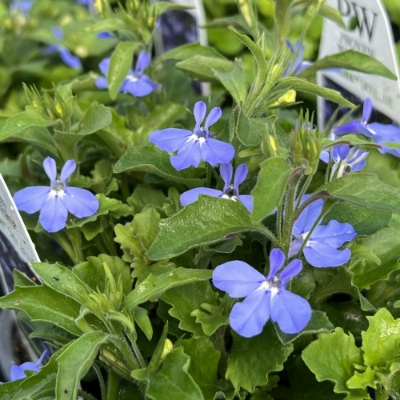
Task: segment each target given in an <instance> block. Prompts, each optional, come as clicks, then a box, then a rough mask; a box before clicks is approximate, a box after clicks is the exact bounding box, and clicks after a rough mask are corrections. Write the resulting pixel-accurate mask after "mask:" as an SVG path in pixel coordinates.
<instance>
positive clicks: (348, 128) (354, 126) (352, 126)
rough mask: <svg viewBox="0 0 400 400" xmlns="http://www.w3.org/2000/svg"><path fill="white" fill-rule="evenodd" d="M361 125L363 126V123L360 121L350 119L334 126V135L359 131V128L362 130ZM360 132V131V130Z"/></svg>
mask: <svg viewBox="0 0 400 400" xmlns="http://www.w3.org/2000/svg"><path fill="white" fill-rule="evenodd" d="M362 127H364V128H365V126H364V125H363V124H361V122H360V121H351V122H348V123H347V124H344V125H340V126H335V127H334V128H333V132H334V133H335V134H336V135H343V134H346V133H354V132H359V131H360V130H362ZM360 133H362V132H360Z"/></svg>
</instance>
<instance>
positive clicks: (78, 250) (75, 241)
mask: <svg viewBox="0 0 400 400" xmlns="http://www.w3.org/2000/svg"><path fill="white" fill-rule="evenodd" d="M67 235H68V238H69V240H70V241H71V243H72V248H73V249H74V255H75V259H74V261H75V263H76V264H79V263H81V262H84V261H85V259H84V257H83V252H82V238H81V231H80V230H79V228H72V229H68V230H67Z"/></svg>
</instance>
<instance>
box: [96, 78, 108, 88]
mask: <svg viewBox="0 0 400 400" xmlns="http://www.w3.org/2000/svg"><path fill="white" fill-rule="evenodd" d="M94 84H95V85H96V87H97V88H98V89H108V82H107V78H104V77H103V76H100V77H99V78H97V79H96V80H95V82H94Z"/></svg>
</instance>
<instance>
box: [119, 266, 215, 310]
mask: <svg viewBox="0 0 400 400" xmlns="http://www.w3.org/2000/svg"><path fill="white" fill-rule="evenodd" d="M211 275H212V271H209V270H194V269H185V268H176V269H174V270H173V271H170V272H166V273H164V274H161V275H157V276H153V275H149V276H148V277H147V279H146V280H144V281H143V282H142V283H140V284H139V285H137V286H136V288H135V289H134V290H133V291H132V292H131V293H129V294H128V296H126V298H125V302H124V306H125V307H127V308H129V309H130V308H133V307H136V306H138V305H140V304H142V303H145V302H146V301H148V300H152V299H155V298H158V297H160V296H161V295H162V294H163V293H164V292H165V291H166V290H168V289H171V288H173V287H177V286H181V285H186V284H188V283H193V282H198V281H206V280H209V279H210V278H211Z"/></svg>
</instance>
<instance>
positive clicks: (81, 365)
mask: <svg viewBox="0 0 400 400" xmlns="http://www.w3.org/2000/svg"><path fill="white" fill-rule="evenodd" d="M107 339H108V335H106V334H104V333H100V332H89V333H85V334H83V335H82V336H81V337H80V338H79V339H77V340H75V341H74V342H73V343H72V344H71V345H70V346H69V347H68V348H67V349H66V350H65V351H64V352H63V353H62V354H61V355H60V356H59V357H57V363H58V374H57V384H56V396H57V399H59V400H75V399H76V398H77V396H78V388H79V383H80V380H81V379H82V378H83V377H84V376H85V375H86V374H87V372H88V371H89V368H90V367H91V365H92V363H93V362H94V359H95V358H96V355H97V352H98V351H99V348H100V346H101V345H102V344H104V343H106V342H107Z"/></svg>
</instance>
